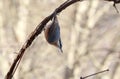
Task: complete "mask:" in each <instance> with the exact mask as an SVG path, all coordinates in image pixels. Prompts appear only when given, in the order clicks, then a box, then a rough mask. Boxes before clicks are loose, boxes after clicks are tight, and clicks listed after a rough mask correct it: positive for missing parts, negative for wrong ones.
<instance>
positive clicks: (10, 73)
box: [5, 0, 82, 79]
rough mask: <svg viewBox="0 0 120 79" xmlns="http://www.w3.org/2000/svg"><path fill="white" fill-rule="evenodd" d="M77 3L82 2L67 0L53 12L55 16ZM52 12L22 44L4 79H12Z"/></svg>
mask: <svg viewBox="0 0 120 79" xmlns="http://www.w3.org/2000/svg"><path fill="white" fill-rule="evenodd" d="M78 1H82V0H67V1H65V2H64V3H63V4H61V5H60V6H59V7H58V8H56V9H55V11H54V12H56V14H58V13H60V12H61V11H63V10H64V9H65V8H67V7H68V6H70V5H72V4H74V3H76V2H78ZM54 12H53V13H52V14H51V15H49V16H48V17H46V18H45V19H44V20H43V21H42V22H41V23H40V24H39V25H38V26H37V27H36V29H35V30H34V31H33V32H32V33H31V34H30V36H29V37H28V39H27V41H26V42H25V43H24V44H23V46H22V48H21V49H20V51H19V54H18V55H17V57H16V58H15V60H14V62H13V64H12V66H11V67H10V70H9V71H8V73H7V75H6V77H5V79H12V77H13V75H14V73H15V71H16V69H17V67H18V65H19V63H20V61H21V59H22V57H23V55H24V53H25V51H26V49H27V48H28V47H30V45H31V44H32V42H33V40H34V39H35V38H36V37H37V36H38V35H39V34H40V33H41V32H42V30H43V29H44V27H45V25H46V24H47V23H48V22H49V21H50V20H51V19H52V18H53V15H54Z"/></svg>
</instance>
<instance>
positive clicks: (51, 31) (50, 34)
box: [44, 14, 63, 53]
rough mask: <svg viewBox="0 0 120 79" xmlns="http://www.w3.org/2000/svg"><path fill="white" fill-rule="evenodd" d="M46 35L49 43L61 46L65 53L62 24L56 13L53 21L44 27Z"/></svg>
mask: <svg viewBox="0 0 120 79" xmlns="http://www.w3.org/2000/svg"><path fill="white" fill-rule="evenodd" d="M44 35H45V38H46V41H47V42H48V43H49V44H51V45H53V46H55V47H57V48H59V50H60V52H62V53H63V50H62V41H61V37H60V26H59V22H58V19H57V16H56V14H55V15H54V16H53V18H52V22H51V23H50V24H49V25H47V26H46V28H45V29H44Z"/></svg>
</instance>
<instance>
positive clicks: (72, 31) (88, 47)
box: [0, 0, 120, 79]
mask: <svg viewBox="0 0 120 79" xmlns="http://www.w3.org/2000/svg"><path fill="white" fill-rule="evenodd" d="M64 1H65V0H0V79H4V77H5V75H6V73H7V72H8V70H9V68H10V66H11V64H12V62H13V60H14V58H15V57H16V55H17V53H18V51H19V49H20V48H21V47H22V45H23V44H24V43H25V41H26V39H27V37H28V36H29V35H30V33H31V32H32V31H33V30H34V29H35V28H36V26H37V25H38V24H39V23H40V22H41V21H42V20H43V19H44V18H45V17H46V16H48V15H50V14H51V13H52V12H53V11H54V10H55V8H57V7H58V6H59V5H60V4H62V3H63V2H64ZM112 5H113V3H112V2H106V1H103V0H85V1H83V2H78V3H75V4H73V5H71V6H70V7H68V8H67V9H65V10H64V11H63V12H61V13H60V14H59V15H58V19H59V24H60V27H61V38H62V43H63V52H64V53H63V54H62V53H59V52H58V49H57V48H55V47H54V46H51V45H49V44H48V43H47V42H46V40H45V38H44V34H43V33H41V34H40V35H39V36H38V37H37V38H36V39H35V40H34V42H33V43H32V45H31V47H30V48H28V49H27V51H26V52H25V55H24V57H23V59H22V61H21V63H20V65H19V68H18V69H17V71H16V73H15V75H14V79H79V78H80V76H87V75H89V74H92V73H95V72H98V71H101V70H104V69H107V68H109V69H110V71H109V72H105V73H102V74H99V75H96V76H93V77H89V78H88V79H120V14H118V13H117V12H116V10H115V8H114V7H113V6H112ZM117 8H118V9H119V11H120V4H118V5H117Z"/></svg>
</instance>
